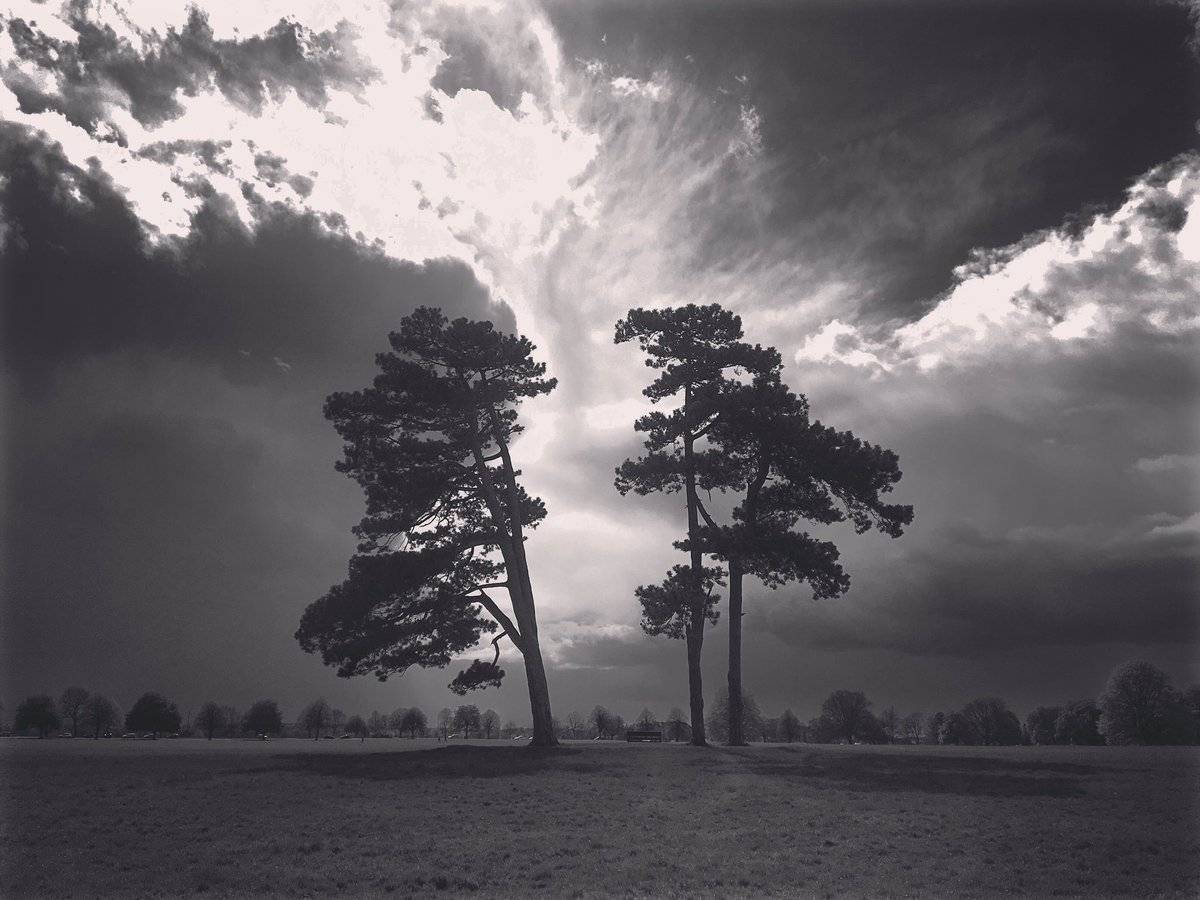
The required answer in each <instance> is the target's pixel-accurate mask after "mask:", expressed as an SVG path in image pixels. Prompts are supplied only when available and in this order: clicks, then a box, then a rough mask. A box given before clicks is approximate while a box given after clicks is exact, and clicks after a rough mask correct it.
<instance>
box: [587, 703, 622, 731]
mask: <svg viewBox="0 0 1200 900" xmlns="http://www.w3.org/2000/svg"><path fill="white" fill-rule="evenodd" d="M589 720H590V721H591V723H592V727H593V728H595V729H596V737H598V738H600V739H602V740H603V739H604V738H606V737H612V735H613V734H614V732H615V730H616V722H615V721H614V720H613V715H612V713H610V712H609V711H608V710H607V709H606V708H605V707H603V706H599V705H597V706H596V707H594V708H593V709H592V714H591V716H590V717H589Z"/></svg>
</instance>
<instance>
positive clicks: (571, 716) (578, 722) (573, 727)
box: [567, 710, 584, 740]
mask: <svg viewBox="0 0 1200 900" xmlns="http://www.w3.org/2000/svg"><path fill="white" fill-rule="evenodd" d="M583 725H584V722H583V716H581V715H580V714H579V713H578V712H576V711H575V710H571V712H569V713H568V714H567V731H569V732H570V734H571V738H572V740H574V739H577V738H578V737H579V733H580V732H581V731H582V730H583Z"/></svg>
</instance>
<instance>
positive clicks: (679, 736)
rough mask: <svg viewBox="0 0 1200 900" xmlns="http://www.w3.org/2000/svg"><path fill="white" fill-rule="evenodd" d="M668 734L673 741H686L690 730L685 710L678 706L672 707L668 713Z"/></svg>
mask: <svg viewBox="0 0 1200 900" xmlns="http://www.w3.org/2000/svg"><path fill="white" fill-rule="evenodd" d="M666 724H667V732H668V733H669V734H670V735H671V740H673V741H676V742H678V741H682V740H684V739H685V736H686V732H687V729H688V720H687V718H686V717H685V716H684V714H683V710H682V709H680V708H679V707H678V706H672V707H671V711H670V712H669V713H667V723H666Z"/></svg>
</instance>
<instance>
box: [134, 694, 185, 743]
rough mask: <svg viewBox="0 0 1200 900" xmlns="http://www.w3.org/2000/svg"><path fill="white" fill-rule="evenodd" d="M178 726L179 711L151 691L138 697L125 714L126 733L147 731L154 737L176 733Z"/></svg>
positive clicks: (162, 697)
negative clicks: (160, 733) (161, 733)
mask: <svg viewBox="0 0 1200 900" xmlns="http://www.w3.org/2000/svg"><path fill="white" fill-rule="evenodd" d="M179 725H180V716H179V710H178V708H177V707H176V706H175V704H174V703H172V702H171V701H169V700H168V699H167V698H166V697H164V696H162V695H161V694H156V693H154V692H153V691H149V692H147V693H145V694H142V696H140V697H138V699H137V702H136V703H134V704H133V707H132V708H131V709H130V710H129V712H128V713H126V714H125V729H126V731H148V732H150V733H151V734H153V735H154V736H155V737H157V736H158V734H159V732H164V731H165V732H176V731H178V730H179Z"/></svg>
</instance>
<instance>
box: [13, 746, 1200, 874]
mask: <svg viewBox="0 0 1200 900" xmlns="http://www.w3.org/2000/svg"><path fill="white" fill-rule="evenodd" d="M0 754H2V756H0V759H2V763H3V768H2V771H3V798H4V807H3V833H2V834H0V847H2V848H3V850H2V852H3V854H4V857H3V866H4V868H3V883H2V884H0V895H3V896H4V897H26V896H38V897H41V896H55V897H57V896H80V897H84V896H97V895H124V896H139V897H141V896H179V895H191V894H197V893H200V894H208V895H214V896H245V895H283V896H316V895H322V896H323V895H355V896H361V895H371V896H409V895H428V894H436V893H439V892H446V893H459V894H461V893H470V892H478V893H480V894H481V895H489V896H514V895H522V896H524V895H530V894H535V895H542V896H546V897H578V896H610V895H618V896H631V895H632V896H664V897H694V896H730V895H735V896H736V895H750V896H758V895H764V894H773V895H788V896H796V895H801V896H830V895H836V896H845V895H849V896H897V895H900V896H912V895H922V896H931V895H932V896H947V895H955V896H994V895H997V894H1016V895H1036V896H1048V895H1079V896H1098V895H1099V896H1110V895H1119V894H1124V895H1136V896H1154V895H1164V896H1189V897H1194V896H1197V895H1200V817H1198V814H1200V810H1198V806H1197V804H1198V798H1200V751H1198V750H1197V749H1195V748H1190V749H1189V748H1145V749H1142V748H1108V747H1094V748H1092V747H1089V748H1067V747H1045V748H1037V747H1014V748H1004V749H998V748H997V749H985V748H950V747H814V746H809V745H773V746H755V747H752V748H745V749H724V748H711V749H707V750H697V749H694V748H691V747H686V746H673V745H665V746H662V745H648V744H637V745H625V744H581V745H575V746H568V747H566V748H563V749H561V750H557V751H547V752H533V751H530V750H527V749H525V748H522V747H513V746H511V745H504V744H501V743H499V742H479V743H478V744H472V745H454V746H451V747H449V748H445V747H438V746H437V745H434V744H433V742H431V741H428V742H427V741H415V742H414V741H405V740H388V739H375V740H368V741H366V742H365V743H359V742H358V741H322V742H320V743H315V742H309V741H300V740H278V741H272V742H270V743H257V742H240V741H213V742H211V743H210V742H207V741H203V740H162V741H157V742H150V741H137V742H133V741H101V742H93V741H87V740H74V741H71V740H53V741H37V740H21V739H7V740H4V741H0Z"/></svg>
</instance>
